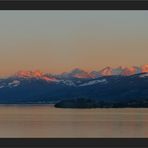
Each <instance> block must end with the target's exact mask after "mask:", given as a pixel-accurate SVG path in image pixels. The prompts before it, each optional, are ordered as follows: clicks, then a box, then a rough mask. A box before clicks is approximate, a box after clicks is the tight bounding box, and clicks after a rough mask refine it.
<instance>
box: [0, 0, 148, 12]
mask: <svg viewBox="0 0 148 148" xmlns="http://www.w3.org/2000/svg"><path fill="white" fill-rule="evenodd" d="M0 10H148V1H146V0H141V1H140V0H139V1H133V0H130V1H127V0H114V1H112V0H86V1H84V0H79V1H78V0H69V1H68V0H37V1H35V0H30V1H28V0H26V1H25V0H0Z"/></svg>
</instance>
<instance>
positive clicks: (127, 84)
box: [0, 65, 148, 104]
mask: <svg viewBox="0 0 148 148" xmlns="http://www.w3.org/2000/svg"><path fill="white" fill-rule="evenodd" d="M73 98H88V99H98V100H100V101H108V102H109V101H115V102H126V101H127V102H128V101H131V100H133V99H134V100H141V101H142V100H143V101H147V100H148V65H143V66H141V67H137V66H134V67H130V68H126V67H121V66H120V67H118V68H111V67H106V68H104V69H102V70H98V71H92V72H86V71H84V70H81V69H79V68H76V69H74V70H72V71H70V72H66V73H62V74H59V75H53V74H50V73H42V72H41V71H19V72H17V73H16V74H15V75H12V76H9V77H7V78H1V79H0V103H1V104H17V103H19V104H20V103H27V104H28V103H56V102H58V101H60V100H64V99H73Z"/></svg>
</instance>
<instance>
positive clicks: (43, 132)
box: [0, 105, 148, 137]
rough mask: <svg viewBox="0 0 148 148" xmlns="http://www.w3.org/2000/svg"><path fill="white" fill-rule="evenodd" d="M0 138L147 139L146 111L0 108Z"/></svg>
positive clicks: (147, 113) (25, 107)
mask: <svg viewBox="0 0 148 148" xmlns="http://www.w3.org/2000/svg"><path fill="white" fill-rule="evenodd" d="M0 137H148V109H56V108H54V107H52V106H48V105H43V106H0Z"/></svg>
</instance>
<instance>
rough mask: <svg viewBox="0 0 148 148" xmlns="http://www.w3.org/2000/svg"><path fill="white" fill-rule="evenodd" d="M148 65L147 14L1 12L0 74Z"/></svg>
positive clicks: (134, 12) (128, 12)
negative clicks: (20, 71)
mask: <svg viewBox="0 0 148 148" xmlns="http://www.w3.org/2000/svg"><path fill="white" fill-rule="evenodd" d="M143 64H148V11H104V10H103V11H101V10H99V11H76V10H75V11H51V10H48V11H0V75H10V74H13V73H15V72H17V71H19V70H38V69H39V70H41V71H43V72H51V73H61V72H65V71H69V70H72V69H74V68H81V69H84V70H87V71H91V70H99V69H101V68H104V67H106V66H111V67H118V66H120V65H122V66H134V65H137V66H140V65H143Z"/></svg>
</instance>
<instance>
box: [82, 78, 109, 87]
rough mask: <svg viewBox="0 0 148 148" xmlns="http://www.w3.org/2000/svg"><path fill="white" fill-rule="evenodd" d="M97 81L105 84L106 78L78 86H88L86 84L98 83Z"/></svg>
mask: <svg viewBox="0 0 148 148" xmlns="http://www.w3.org/2000/svg"><path fill="white" fill-rule="evenodd" d="M98 83H101V84H105V83H107V80H106V79H102V80H92V81H89V82H87V83H83V84H80V85H79V86H88V85H94V84H98Z"/></svg>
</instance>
